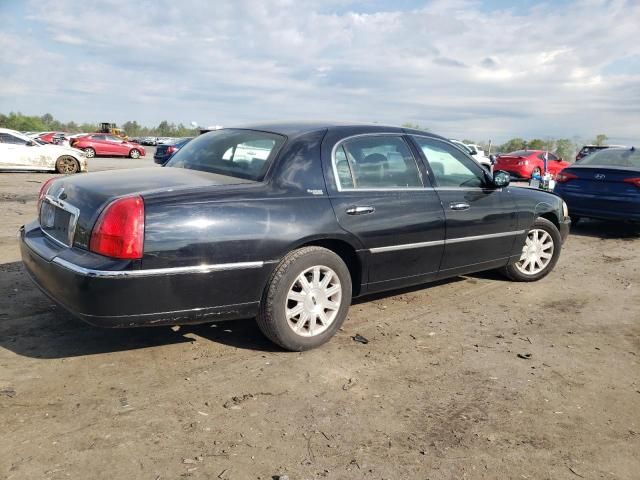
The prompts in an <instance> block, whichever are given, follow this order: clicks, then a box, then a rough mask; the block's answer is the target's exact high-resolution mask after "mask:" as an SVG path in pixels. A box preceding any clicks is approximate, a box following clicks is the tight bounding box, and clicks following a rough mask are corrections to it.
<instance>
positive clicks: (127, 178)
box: [48, 167, 258, 248]
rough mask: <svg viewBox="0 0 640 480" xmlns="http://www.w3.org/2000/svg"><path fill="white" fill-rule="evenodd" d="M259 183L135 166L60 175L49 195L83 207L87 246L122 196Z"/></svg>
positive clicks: (81, 234)
mask: <svg viewBox="0 0 640 480" xmlns="http://www.w3.org/2000/svg"><path fill="white" fill-rule="evenodd" d="M257 183H258V182H253V181H251V180H243V179H241V178H235V177H228V176H225V175H218V174H215V173H207V172H201V171H198V170H189V169H185V168H159V167H151V168H134V169H128V170H110V171H105V172H96V173H89V174H86V175H79V176H78V175H74V176H65V177H60V178H59V179H57V180H55V181H54V182H53V183H52V184H51V186H50V187H49V190H48V194H49V195H52V196H54V197H57V196H58V195H61V196H60V199H61V200H64V201H66V202H68V203H69V204H71V205H72V206H74V207H76V208H78V209H79V210H80V217H79V218H78V222H77V228H76V235H75V243H76V244H77V245H79V246H81V247H85V248H86V247H87V245H88V241H89V236H90V234H91V229H92V228H93V224H94V223H95V221H96V220H97V218H98V215H99V214H100V212H101V211H102V210H103V209H104V207H105V206H106V205H107V204H108V203H110V202H111V201H113V200H115V199H116V198H119V197H124V196H128V195H140V196H142V197H143V198H144V200H145V203H147V202H148V201H151V202H154V201H155V202H157V201H159V200H161V199H162V198H167V197H174V198H175V197H176V196H177V197H184V195H187V196H188V195H189V192H190V191H198V192H202V190H204V191H205V192H209V193H210V192H211V191H212V190H213V189H216V190H220V189H226V188H230V187H234V186H235V187H238V186H241V187H242V186H246V185H255V184H257Z"/></svg>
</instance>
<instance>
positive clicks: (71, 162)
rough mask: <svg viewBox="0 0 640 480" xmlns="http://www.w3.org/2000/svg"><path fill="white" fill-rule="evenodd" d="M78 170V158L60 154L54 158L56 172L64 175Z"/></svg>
mask: <svg viewBox="0 0 640 480" xmlns="http://www.w3.org/2000/svg"><path fill="white" fill-rule="evenodd" d="M79 171H80V164H79V163H78V160H76V159H75V158H73V157H72V156H71V155H62V156H61V157H60V158H58V160H56V172H58V173H63V174H65V175H72V174H74V173H78V172H79Z"/></svg>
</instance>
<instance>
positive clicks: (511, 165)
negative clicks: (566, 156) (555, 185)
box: [493, 150, 570, 178]
mask: <svg viewBox="0 0 640 480" xmlns="http://www.w3.org/2000/svg"><path fill="white" fill-rule="evenodd" d="M545 153H546V152H545V151H544V150H517V151H515V152H511V153H507V154H504V155H499V156H498V158H497V159H496V164H495V165H494V167H493V169H494V170H504V171H506V172H509V173H510V174H511V176H513V177H520V178H531V177H533V176H534V175H535V174H538V175H541V176H542V175H543V174H544V155H545ZM548 155H549V156H548V160H547V171H548V172H549V173H550V174H551V175H553V176H555V175H556V174H557V173H558V172H559V171H560V170H562V169H563V168H566V167H568V166H569V165H570V163H569V162H565V161H564V160H563V159H561V158H558V157H557V156H556V155H554V154H553V153H551V152H549V153H548Z"/></svg>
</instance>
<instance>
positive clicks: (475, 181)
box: [413, 137, 484, 187]
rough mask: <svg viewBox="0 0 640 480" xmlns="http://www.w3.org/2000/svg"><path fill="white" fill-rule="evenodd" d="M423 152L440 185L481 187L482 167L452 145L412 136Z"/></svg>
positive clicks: (482, 180) (482, 178)
mask: <svg viewBox="0 0 640 480" xmlns="http://www.w3.org/2000/svg"><path fill="white" fill-rule="evenodd" d="M413 138H414V140H415V141H416V143H417V144H418V146H419V147H420V148H421V149H422V151H423V152H424V155H425V157H427V161H428V162H429V166H430V167H431V171H432V172H433V176H434V177H435V179H436V181H437V182H438V186H440V187H482V186H483V185H484V173H483V171H482V167H480V166H478V165H477V164H476V163H475V162H474V161H473V160H471V159H470V158H468V157H467V156H466V155H464V154H463V153H462V152H461V151H460V150H459V149H457V148H456V147H454V146H453V145H449V144H448V143H445V142H442V141H440V140H437V139H434V138H426V137H413Z"/></svg>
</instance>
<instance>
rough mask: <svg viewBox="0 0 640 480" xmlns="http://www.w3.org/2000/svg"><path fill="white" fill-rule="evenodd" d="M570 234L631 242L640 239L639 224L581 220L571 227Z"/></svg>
mask: <svg viewBox="0 0 640 480" xmlns="http://www.w3.org/2000/svg"><path fill="white" fill-rule="evenodd" d="M570 234H571V235H575V236H577V237H596V238H601V239H610V238H615V239H620V240H629V241H631V240H637V239H640V224H633V223H625V222H609V221H605V220H592V219H588V218H583V219H580V221H579V222H578V223H574V224H572V225H571V233H570Z"/></svg>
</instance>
